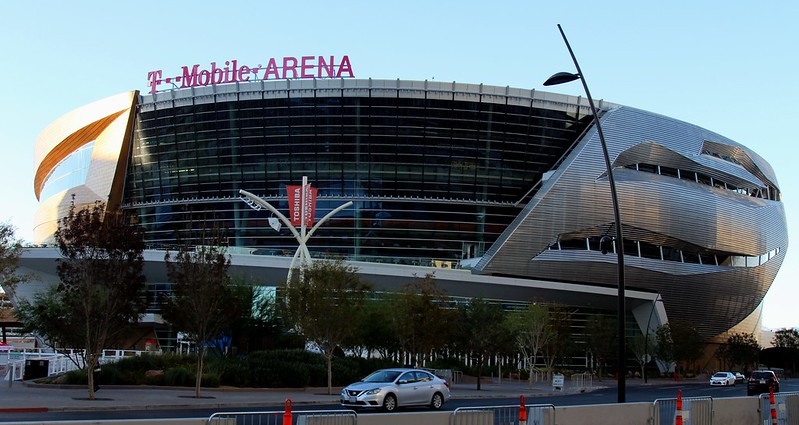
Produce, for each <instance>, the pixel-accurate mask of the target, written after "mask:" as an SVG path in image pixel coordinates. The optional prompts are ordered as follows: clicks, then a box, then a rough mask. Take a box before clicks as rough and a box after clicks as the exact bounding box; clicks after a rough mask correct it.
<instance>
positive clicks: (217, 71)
mask: <svg viewBox="0 0 799 425" xmlns="http://www.w3.org/2000/svg"><path fill="white" fill-rule="evenodd" d="M203 72H205V71H203ZM210 75H211V84H220V83H223V82H225V75H224V71H222V69H221V68H217V67H216V62H211V72H210Z"/></svg>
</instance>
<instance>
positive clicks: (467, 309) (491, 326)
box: [455, 298, 511, 390]
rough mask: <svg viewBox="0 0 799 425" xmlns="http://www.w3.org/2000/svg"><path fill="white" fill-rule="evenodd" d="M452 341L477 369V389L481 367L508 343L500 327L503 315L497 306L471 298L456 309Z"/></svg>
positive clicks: (505, 330)
mask: <svg viewBox="0 0 799 425" xmlns="http://www.w3.org/2000/svg"><path fill="white" fill-rule="evenodd" d="M459 316H460V317H459V318H458V321H457V323H458V327H457V330H456V338H455V339H456V340H457V345H458V347H459V348H460V349H461V350H463V351H465V352H466V353H468V355H469V356H470V357H471V358H472V360H473V364H474V365H475V367H476V368H477V389H478V390H479V389H480V387H481V385H480V384H481V383H480V381H481V379H480V378H481V377H482V371H483V366H484V365H485V364H486V361H487V360H488V358H490V357H491V356H492V355H495V354H499V353H500V352H502V351H503V350H505V349H506V347H507V345H509V344H510V343H511V341H510V340H509V338H508V335H509V332H508V331H507V329H505V328H504V327H503V324H504V323H505V321H504V316H505V313H504V312H503V311H502V307H501V306H499V305H498V304H491V303H488V302H486V301H485V300H483V299H482V298H473V299H472V300H471V301H470V302H469V303H468V304H466V305H465V306H463V307H461V308H460V309H459Z"/></svg>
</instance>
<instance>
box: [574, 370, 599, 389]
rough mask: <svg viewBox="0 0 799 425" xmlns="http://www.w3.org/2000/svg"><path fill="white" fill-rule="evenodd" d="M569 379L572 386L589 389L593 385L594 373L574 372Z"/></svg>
mask: <svg viewBox="0 0 799 425" xmlns="http://www.w3.org/2000/svg"><path fill="white" fill-rule="evenodd" d="M571 380H572V386H573V387H575V388H584V389H591V388H593V387H594V375H593V374H591V373H590V372H584V373H575V374H574V375H572V377H571Z"/></svg>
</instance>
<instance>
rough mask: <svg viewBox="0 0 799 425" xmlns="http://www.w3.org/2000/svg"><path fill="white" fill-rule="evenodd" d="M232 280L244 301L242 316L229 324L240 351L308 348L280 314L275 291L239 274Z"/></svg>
mask: <svg viewBox="0 0 799 425" xmlns="http://www.w3.org/2000/svg"><path fill="white" fill-rule="evenodd" d="M232 282H233V287H234V288H236V289H237V291H238V292H239V298H240V303H241V305H240V307H239V310H240V311H241V314H240V316H239V318H238V319H236V320H235V321H234V322H233V323H231V324H230V326H229V329H230V332H231V336H232V338H233V341H234V344H235V345H236V346H237V347H238V353H250V352H254V351H259V350H266V349H276V348H303V347H304V341H302V340H301V339H300V338H297V337H296V335H293V334H292V335H289V334H288V333H287V332H286V331H287V330H288V327H287V325H286V323H285V321H284V320H283V317H282V316H281V315H280V311H279V303H278V301H277V296H276V293H275V291H274V290H272V289H267V288H264V287H261V286H258V285H255V284H250V283H247V282H246V281H244V280H240V279H237V278H235V277H233V278H232ZM292 336H295V337H292Z"/></svg>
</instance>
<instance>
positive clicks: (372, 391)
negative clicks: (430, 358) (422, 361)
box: [341, 368, 450, 412]
mask: <svg viewBox="0 0 799 425" xmlns="http://www.w3.org/2000/svg"><path fill="white" fill-rule="evenodd" d="M449 398H450V392H449V383H448V382H447V381H446V380H444V379H441V378H439V377H438V376H436V375H433V374H432V373H430V372H428V371H426V370H421V369H408V368H396V369H381V370H378V371H375V372H373V373H372V374H370V375H369V376H367V377H366V378H363V380H361V381H358V382H355V383H353V384H350V385H348V386H346V387H344V388H343V389H342V390H341V405H342V406H344V407H349V408H354V409H359V408H382V409H383V410H385V411H387V412H393V411H395V410H397V408H399V407H407V406H429V407H430V408H432V409H440V408H441V406H442V405H443V404H444V403H445V402H446V401H447V400H449Z"/></svg>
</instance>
